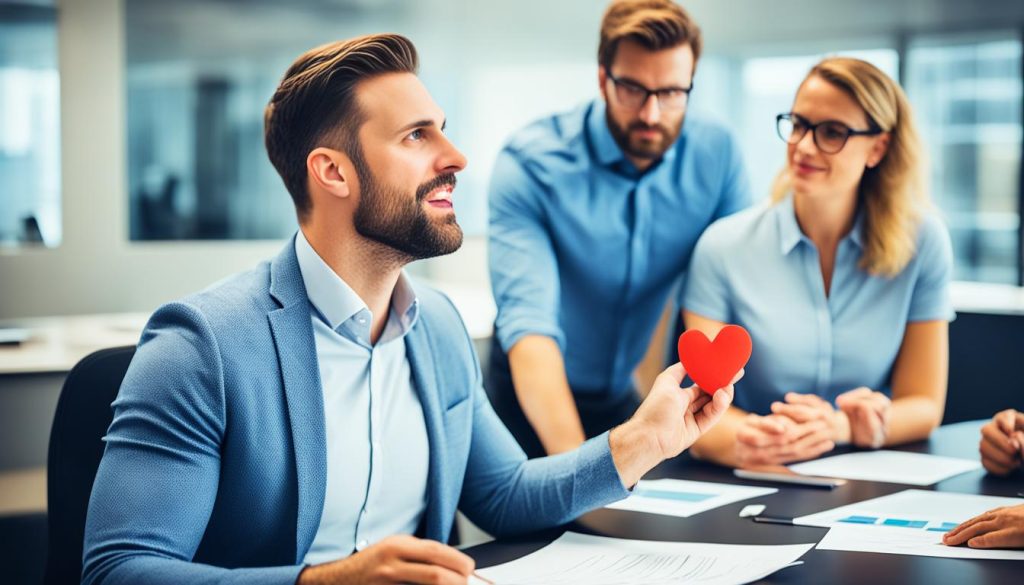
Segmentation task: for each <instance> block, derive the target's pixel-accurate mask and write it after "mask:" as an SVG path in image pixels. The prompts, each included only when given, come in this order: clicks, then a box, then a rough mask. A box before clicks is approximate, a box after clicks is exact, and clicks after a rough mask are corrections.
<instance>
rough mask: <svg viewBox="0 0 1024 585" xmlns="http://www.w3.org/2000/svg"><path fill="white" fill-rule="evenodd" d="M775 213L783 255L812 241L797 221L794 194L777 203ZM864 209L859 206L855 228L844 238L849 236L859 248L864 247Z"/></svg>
mask: <svg viewBox="0 0 1024 585" xmlns="http://www.w3.org/2000/svg"><path fill="white" fill-rule="evenodd" d="M775 214H776V217H778V223H779V251H780V252H782V254H783V255H786V254H789V253H790V252H791V251H792V250H793V248H795V247H796V245H797V244H799V243H800V242H801V241H806V242H807V243H811V242H810V238H808V237H807V236H806V235H804V232H803V230H801V229H800V224H799V223H797V221H796V210H795V209H794V208H793V195H792V194H789V195H786V198H785V199H783V200H782V201H779V202H778V203H777V204H776V205H775ZM864 221H865V220H864V209H863V207H858V209H857V217H856V218H855V219H854V220H853V229H852V230H850V233H849V234H847V235H846V237H844V238H843V239H844V240H845V239H847V238H849V239H850V241H851V242H853V243H854V244H856V245H857V247H858V248H860V249H862V250H863V249H864Z"/></svg>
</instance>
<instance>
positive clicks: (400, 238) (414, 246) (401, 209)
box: [353, 165, 462, 261]
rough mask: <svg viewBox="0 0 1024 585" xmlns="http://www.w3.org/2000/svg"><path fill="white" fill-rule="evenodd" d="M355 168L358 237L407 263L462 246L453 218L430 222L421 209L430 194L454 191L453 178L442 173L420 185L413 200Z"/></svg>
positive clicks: (366, 171) (458, 230)
mask: <svg viewBox="0 0 1024 585" xmlns="http://www.w3.org/2000/svg"><path fill="white" fill-rule="evenodd" d="M359 167H360V165H357V166H356V173H357V175H358V176H359V184H360V185H361V186H362V187H361V189H360V190H361V191H362V193H361V195H360V201H359V207H358V209H356V214H355V217H354V218H353V219H354V222H355V228H356V231H357V232H358V233H359V235H361V236H363V237H365V238H368V239H371V240H374V241H376V242H379V243H381V244H384V245H385V246H388V247H389V248H392V249H394V250H395V251H396V252H398V253H399V254H401V255H402V256H406V257H407V258H408V259H409V260H410V261H411V260H421V259H423V258H433V257H434V256H443V255H445V254H451V253H452V252H454V251H456V250H458V249H459V247H460V246H462V228H461V227H459V224H458V223H457V222H456V220H455V214H451V215H448V216H447V217H445V218H444V219H432V218H431V217H430V216H429V215H427V211H426V210H425V209H423V201H424V200H425V199H426V198H427V196H428V195H429V194H430V192H431V191H433V190H434V189H436V188H438V187H440V186H442V185H451V186H452V187H453V188H454V187H455V175H454V174H451V173H446V174H443V175H438V176H437V177H436V178H434V179H432V180H430V181H428V182H426V183H424V184H422V185H420V186H419V187H418V188H417V189H416V196H415V198H410V197H409V194H408V193H403V192H401V191H400V190H399V189H396V188H394V187H389V186H386V185H384V184H382V183H381V182H380V181H378V180H377V178H376V177H375V176H374V173H373V171H371V170H369V169H368V168H366V167H363V168H359Z"/></svg>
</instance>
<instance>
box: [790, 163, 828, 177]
mask: <svg viewBox="0 0 1024 585" xmlns="http://www.w3.org/2000/svg"><path fill="white" fill-rule="evenodd" d="M793 170H795V171H796V174H798V175H810V174H812V173H817V172H820V171H823V170H824V169H821V168H818V167H816V166H812V165H809V164H806V163H795V164H794V165H793Z"/></svg>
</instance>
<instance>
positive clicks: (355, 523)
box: [295, 231, 430, 564]
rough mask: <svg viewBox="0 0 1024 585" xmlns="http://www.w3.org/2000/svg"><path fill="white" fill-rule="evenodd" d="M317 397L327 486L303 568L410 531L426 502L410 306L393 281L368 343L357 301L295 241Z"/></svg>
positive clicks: (408, 292)
mask: <svg viewBox="0 0 1024 585" xmlns="http://www.w3.org/2000/svg"><path fill="white" fill-rule="evenodd" d="M295 254H296V257H297V258H298V262H299V269H300V271H301V272H302V280H303V283H304V284H305V286H306V294H307V295H308V296H309V300H310V303H311V304H312V306H313V308H314V310H313V311H312V312H313V314H312V315H311V318H312V320H313V337H314V340H315V342H316V352H317V363H318V365H319V368H320V380H321V383H322V385H323V393H324V422H325V423H326V424H325V428H326V435H327V488H326V495H325V497H324V509H323V513H322V515H321V517H320V527H319V529H318V530H317V532H316V537H315V538H314V539H313V544H312V546H310V549H309V552H308V553H306V558H305V563H307V564H317V563H323V562H327V561H333V560H337V559H339V558H344V557H346V556H348V555H350V554H351V553H352V551H353V550H362V549H364V548H366V547H367V546H369V545H370V544H373V543H374V542H377V541H379V540H381V539H382V538H385V537H387V536H391V535H393V534H413V533H414V532H416V529H417V527H418V526H419V524H420V519H421V518H422V516H423V512H424V510H425V509H426V505H427V472H428V465H429V461H430V457H429V454H428V442H427V430H426V423H425V422H424V419H423V408H422V406H421V405H420V400H419V397H418V395H417V393H416V390H415V388H414V387H413V381H412V373H411V371H410V369H409V361H408V359H407V358H406V354H405V335H406V333H408V331H409V330H410V329H411V328H412V326H413V324H414V323H415V322H416V318H417V314H418V301H417V300H416V298H415V294H414V293H413V290H412V288H411V287H410V286H409V283H408V282H406V280H405V276H404V275H403V276H401V277H399V279H398V284H397V285H396V287H395V291H394V294H393V296H392V299H391V309H390V315H389V317H388V322H387V325H385V327H384V332H383V334H382V335H381V337H380V339H378V340H377V343H376V344H375V345H370V343H369V339H370V323H371V319H372V317H373V316H372V315H371V313H370V310H369V309H368V308H367V307H366V304H365V303H364V302H363V301H362V299H360V298H359V296H358V295H356V293H355V291H353V290H352V289H351V288H350V287H349V286H348V285H347V284H346V283H345V281H343V280H342V279H341V278H339V277H338V275H337V274H336V273H335V272H334V271H333V270H331V268H330V266H328V265H327V264H326V263H325V262H324V261H323V259H321V258H320V256H319V255H317V253H316V251H315V250H313V248H312V246H310V244H309V242H308V241H307V240H306V238H305V236H303V234H302V232H301V231H299V233H298V235H297V236H296V238H295Z"/></svg>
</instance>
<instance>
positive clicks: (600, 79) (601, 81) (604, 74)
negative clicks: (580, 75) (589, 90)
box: [597, 65, 608, 103]
mask: <svg viewBox="0 0 1024 585" xmlns="http://www.w3.org/2000/svg"><path fill="white" fill-rule="evenodd" d="M607 87H608V70H606V69H605V68H604V65H598V66H597V88H598V89H599V90H600V91H601V97H602V98H604V101H605V103H607V102H608V93H607V91H606V88H607Z"/></svg>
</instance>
